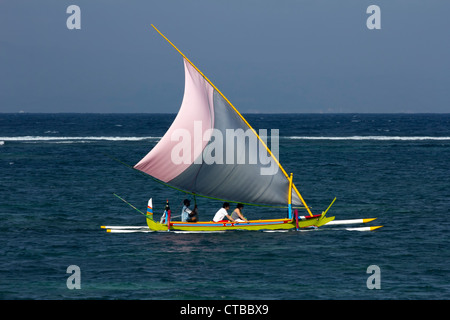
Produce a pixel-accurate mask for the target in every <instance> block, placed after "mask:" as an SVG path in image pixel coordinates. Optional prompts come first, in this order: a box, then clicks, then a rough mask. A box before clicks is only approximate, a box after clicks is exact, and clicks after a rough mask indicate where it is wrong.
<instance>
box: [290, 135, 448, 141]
mask: <svg viewBox="0 0 450 320" xmlns="http://www.w3.org/2000/svg"><path fill="white" fill-rule="evenodd" d="M285 138H286V139H292V140H379V141H422V140H450V137H421V136H416V137H405V136H403V137H399V136H351V137H307V136H290V137H285Z"/></svg>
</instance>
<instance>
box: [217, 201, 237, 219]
mask: <svg viewBox="0 0 450 320" xmlns="http://www.w3.org/2000/svg"><path fill="white" fill-rule="evenodd" d="M229 209H230V204H229V203H228V202H224V203H223V206H222V208H221V209H219V211H217V212H216V214H215V216H214V218H213V221H214V222H219V221H224V220H225V217H226V218H228V220H230V221H231V222H236V221H234V219H233V218H231V217H230V215H229V214H228V210H229ZM225 221H226V220H225Z"/></svg>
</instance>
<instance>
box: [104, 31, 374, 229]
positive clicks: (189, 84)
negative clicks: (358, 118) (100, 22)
mask: <svg viewBox="0 0 450 320" xmlns="http://www.w3.org/2000/svg"><path fill="white" fill-rule="evenodd" d="M152 27H153V28H154V29H155V30H156V31H157V32H158V33H159V34H160V35H161V36H162V37H163V38H164V39H165V40H166V41H167V42H168V43H170V44H171V45H172V46H173V48H175V49H176V50H177V51H178V52H179V53H180V54H181V56H182V57H183V61H184V67H185V92H184V97H183V102H182V104H181V107H180V110H179V112H178V114H177V117H176V118H175V120H174V122H173V123H172V125H171V126H170V128H169V129H168V131H167V132H166V134H165V135H164V136H163V137H162V139H161V140H160V141H159V142H158V144H157V145H156V146H155V147H154V148H153V149H152V150H151V151H150V152H149V153H148V154H147V155H146V156H145V157H144V158H143V159H142V160H141V161H139V162H138V163H137V164H136V165H135V166H134V169H136V170H139V171H142V172H144V173H146V174H148V175H150V176H152V177H153V178H154V179H155V180H156V181H160V182H162V183H163V184H165V185H168V186H171V187H174V188H176V189H178V190H181V191H184V192H186V193H188V194H191V195H194V196H205V197H208V198H213V199H217V200H222V201H227V202H242V203H247V204H248V203H251V204H263V205H265V206H270V205H272V206H277V207H279V206H280V205H281V206H283V208H286V209H287V217H286V218H281V219H260V220H248V221H246V222H231V221H221V222H214V221H198V222H183V221H173V220H172V219H171V210H170V208H169V205H168V202H167V204H166V208H165V210H164V214H163V217H164V219H161V221H159V222H158V221H155V220H154V219H153V204H152V199H150V200H149V202H148V209H147V213H146V214H145V216H146V221H147V225H148V228H149V229H150V230H151V231H180V232H186V231H187V232H193V231H200V232H210V231H220V232H221V231H228V230H291V229H293V230H300V229H303V228H318V227H321V226H323V225H326V224H327V223H330V222H331V221H333V220H334V217H326V213H327V212H328V210H329V209H330V207H331V206H332V204H333V203H334V201H335V200H336V198H335V199H334V200H333V201H332V202H331V204H330V205H329V207H328V208H327V209H326V210H325V211H323V212H322V213H321V214H313V213H312V211H311V208H310V207H309V206H308V205H307V204H306V202H305V200H304V199H303V197H302V195H301V194H300V192H299V190H298V189H297V187H296V186H295V184H294V181H293V174H292V173H291V174H290V175H288V174H287V172H286V171H285V170H284V168H283V167H282V166H281V164H280V162H279V161H278V159H277V157H276V156H275V155H274V153H273V152H272V151H271V150H270V149H269V147H268V146H267V143H266V140H264V139H262V138H261V137H260V136H259V135H258V134H257V133H256V131H255V130H254V129H253V128H252V127H251V126H250V124H249V123H248V122H247V120H246V119H245V118H244V117H243V116H242V115H241V114H240V113H239V111H238V110H237V109H236V108H235V107H234V106H233V104H232V103H231V102H230V101H229V100H228V99H227V98H226V97H225V96H224V95H223V94H222V92H220V91H219V89H217V87H216V86H215V85H214V84H213V83H212V82H211V81H210V80H209V79H208V78H207V77H206V76H205V75H204V74H203V73H202V72H201V71H200V70H199V69H198V68H197V67H196V66H195V65H194V64H193V63H192V62H191V61H190V60H189V59H188V58H187V57H186V56H185V55H184V54H183V53H182V52H181V51H180V50H179V49H178V48H177V47H176V46H175V45H174V44H173V43H172V42H170V41H169V39H167V38H166V37H165V36H164V35H163V34H162V33H161V32H160V31H159V30H158V29H157V28H156V27H155V26H154V25H152ZM228 130H236V131H239V130H240V132H244V130H246V133H245V136H244V143H243V144H241V145H239V144H236V145H234V144H233V145H232V148H231V149H230V148H223V145H217V143H216V140H217V135H218V136H225V135H226V134H228ZM180 132H183V133H184V134H185V136H189V139H188V138H186V137H185V136H182V135H180V134H179V133H180ZM215 134H216V135H215ZM174 136H175V137H176V138H175V139H174V138H173V137H174ZM192 136H193V138H192ZM198 137H200V140H198ZM245 137H247V138H248V140H249V141H250V140H251V139H254V141H256V143H257V145H258V149H259V152H258V154H259V155H260V157H261V154H263V155H265V156H266V157H267V159H268V161H262V160H261V158H259V159H255V162H254V163H251V161H250V160H249V161H248V163H247V162H245V161H243V159H244V160H245V159H250V158H251V157H252V156H255V155H254V154H251V152H252V150H250V148H248V150H247V148H246V147H247V146H248V144H249V143H250V142H247V141H246V140H245ZM180 139H181V140H182V142H183V143H185V142H186V141H184V139H186V140H187V144H184V145H182V146H181V147H180V144H181V143H180ZM233 143H234V142H233ZM186 145H187V146H186ZM214 148H216V149H214ZM180 149H181V150H182V154H183V157H182V159H181V160H179V159H178V160H177V161H174V158H173V153H174V150H178V152H179V153H180ZM211 150H214V153H215V155H216V154H217V152H219V153H222V152H223V155H224V157H225V158H226V159H227V160H228V159H231V160H233V161H232V163H226V164H225V163H223V162H221V161H216V162H208V161H206V160H205V159H204V154H208V152H209V155H210V156H211V155H212V151H211ZM253 153H255V152H254V150H253ZM235 155H236V157H237V160H236V161H234V160H235V158H234V157H235ZM246 156H247V158H246ZM267 159H266V160H267ZM273 168H275V170H273ZM268 169H271V171H270V170H268ZM269 171H270V173H269V174H267V173H266V172H269ZM263 172H264V173H263ZM237 179H238V180H239V184H235V183H234V181H236V180H237ZM119 198H120V197H119ZM120 199H121V200H123V201H125V200H124V199H122V198H120ZM125 202H126V201H125ZM128 204H129V203H128ZM129 205H130V206H132V205H131V204H129ZM132 207H133V208H134V209H136V210H138V209H137V208H136V207H134V206H132ZM299 209H303V210H306V212H307V214H305V215H299V213H298V210H299ZM138 211H139V212H140V210H138ZM141 213H142V212H141ZM142 214H143V213H142ZM211 218H212V213H211ZM365 222H367V221H365ZM105 228H106V227H105ZM107 230H109V232H113V230H115V231H117V232H122V231H123V232H126V230H130V232H136V231H138V230H141V229H139V228H137V229H133V228H131V229H126V228H125V227H124V228H123V229H122V228H119V227H117V228H114V227H110V228H107Z"/></svg>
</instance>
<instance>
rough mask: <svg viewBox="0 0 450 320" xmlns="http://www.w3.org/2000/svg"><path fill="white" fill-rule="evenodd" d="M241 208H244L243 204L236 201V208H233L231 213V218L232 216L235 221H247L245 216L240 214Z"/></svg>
mask: <svg viewBox="0 0 450 320" xmlns="http://www.w3.org/2000/svg"><path fill="white" fill-rule="evenodd" d="M242 209H244V205H243V204H242V203H238V204H237V206H236V209H234V210H233V213H231V218H233V219H234V221H236V222H247V223H248V220H247V218H246V217H244V215H243V214H242Z"/></svg>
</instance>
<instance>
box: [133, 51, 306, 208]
mask: <svg viewBox="0 0 450 320" xmlns="http://www.w3.org/2000/svg"><path fill="white" fill-rule="evenodd" d="M184 67H185V79H186V83H185V92H184V97H183V102H182V105H181V108H180V111H179V112H178V115H177V117H176V118H175V120H174V122H173V123H172V125H171V126H170V128H169V130H168V131H167V132H166V134H165V135H164V136H163V138H162V139H161V140H160V141H159V142H158V144H157V145H156V146H155V147H154V148H153V149H152V150H151V151H150V152H149V153H148V154H147V155H146V156H145V157H144V158H143V159H142V160H141V161H140V162H139V163H138V164H136V165H135V169H138V170H141V171H143V172H145V173H147V174H149V175H151V176H153V177H155V178H157V179H159V180H161V181H164V182H166V183H168V184H169V185H172V186H174V187H177V188H180V189H182V190H186V191H189V192H193V193H196V194H198V195H204V196H208V197H213V198H218V199H224V200H228V201H239V202H245V203H261V204H276V205H280V204H281V205H283V204H284V205H286V204H287V203H288V193H289V181H288V179H287V177H286V175H285V173H283V172H282V170H278V166H279V164H278V162H277V161H275V160H274V158H273V157H272V155H270V154H269V153H268V151H267V147H266V146H265V145H264V144H263V143H262V142H261V139H260V138H259V137H258V136H257V134H256V132H255V131H254V130H253V129H251V128H250V126H249V124H248V123H247V122H246V121H245V120H244V118H243V117H242V116H241V115H240V114H239V113H238V112H237V111H236V109H235V108H234V107H233V106H232V105H231V104H230V103H229V101H228V100H227V99H225V97H224V96H223V95H222V94H221V93H220V92H219V91H218V90H217V89H216V88H215V87H213V86H212V84H211V83H210V82H209V81H208V80H207V79H206V78H205V77H204V76H203V75H202V74H201V73H200V72H199V71H198V70H197V69H196V68H195V67H193V65H192V64H191V63H190V62H189V61H187V60H186V59H184ZM230 132H231V133H233V134H236V136H233V138H232V141H229V140H226V141H224V143H223V145H222V144H220V143H218V141H219V140H220V139H219V138H226V137H229V134H230ZM239 134H241V135H239ZM238 136H239V137H238ZM238 140H239V141H240V143H238V142H237V141H238ZM227 143H228V144H227ZM256 150H257V151H256ZM219 154H220V155H221V156H222V157H221V158H220V159H216V160H218V161H210V160H211V158H214V157H215V156H217V155H219ZM261 155H262V156H261ZM208 157H209V158H208ZM180 158H181V160H180ZM208 159H209V160H208ZM267 159H268V160H269V161H267ZM267 168H275V169H276V170H274V172H273V173H271V174H263V172H265V170H264V169H267ZM291 192H292V204H293V205H297V206H299V205H302V202H301V200H300V199H299V197H298V195H297V194H296V193H295V192H294V191H291Z"/></svg>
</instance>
